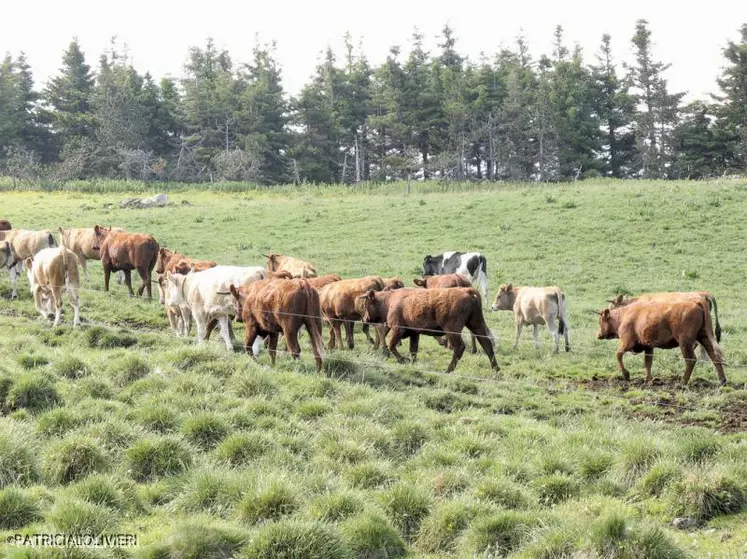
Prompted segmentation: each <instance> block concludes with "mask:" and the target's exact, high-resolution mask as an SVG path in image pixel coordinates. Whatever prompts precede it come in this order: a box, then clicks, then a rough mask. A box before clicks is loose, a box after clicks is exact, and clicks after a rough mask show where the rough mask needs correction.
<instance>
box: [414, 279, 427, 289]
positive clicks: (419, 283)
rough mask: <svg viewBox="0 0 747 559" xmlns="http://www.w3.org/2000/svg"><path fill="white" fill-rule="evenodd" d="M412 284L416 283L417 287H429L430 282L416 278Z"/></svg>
mask: <svg viewBox="0 0 747 559" xmlns="http://www.w3.org/2000/svg"><path fill="white" fill-rule="evenodd" d="M412 283H414V284H415V286H416V287H428V282H427V281H426V279H425V278H423V279H420V278H415V279H414V280H412Z"/></svg>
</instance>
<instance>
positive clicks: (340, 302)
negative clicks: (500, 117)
mask: <svg viewBox="0 0 747 559" xmlns="http://www.w3.org/2000/svg"><path fill="white" fill-rule="evenodd" d="M382 289H384V280H382V279H381V277H379V276H366V277H364V278H355V279H345V280H340V281H336V282H334V283H330V284H329V285H326V286H324V287H323V288H321V289H320V290H319V300H320V303H321V308H322V314H323V315H324V318H325V320H326V321H327V323H328V324H329V325H330V331H329V342H328V344H327V349H334V348H335V345H338V346H339V349H342V348H343V345H342V333H341V330H340V326H341V325H342V324H344V325H345V338H346V340H347V345H348V348H349V349H353V348H354V347H355V342H354V340H353V326H354V325H355V322H356V321H358V320H360V319H361V317H362V312H363V308H362V307H361V305H360V304H359V303H358V299H359V298H360V297H361V295H365V294H366V292H368V291H370V290H373V291H381V290H382ZM365 334H366V339H367V340H368V341H369V343H372V344H374V349H378V348H379V345H380V343H381V342H382V341H383V340H378V337H377V340H376V341H375V342H374V340H373V339H372V338H371V335H370V334H369V333H368V331H365Z"/></svg>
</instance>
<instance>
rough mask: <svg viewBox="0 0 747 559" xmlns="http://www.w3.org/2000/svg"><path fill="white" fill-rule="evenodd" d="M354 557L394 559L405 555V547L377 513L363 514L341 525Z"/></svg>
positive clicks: (389, 525) (392, 529)
mask: <svg viewBox="0 0 747 559" xmlns="http://www.w3.org/2000/svg"><path fill="white" fill-rule="evenodd" d="M341 530H342V534H343V536H344V537H345V541H346V542H347V544H348V547H349V548H350V550H351V551H352V552H353V555H354V556H355V557H361V558H363V557H366V558H372V559H373V558H379V557H380V558H384V557H386V558H390V557H392V558H394V557H404V556H405V555H407V546H406V544H405V542H404V541H403V540H402V538H401V537H400V535H399V534H398V533H397V530H395V529H394V527H393V526H392V525H391V524H390V522H389V521H388V520H387V519H386V518H384V517H383V516H382V515H381V514H379V513H377V512H365V513H361V514H359V515H358V516H355V517H353V518H351V519H349V520H347V521H346V522H343V523H342V525H341Z"/></svg>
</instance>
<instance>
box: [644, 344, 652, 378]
mask: <svg viewBox="0 0 747 559" xmlns="http://www.w3.org/2000/svg"><path fill="white" fill-rule="evenodd" d="M653 364H654V348H652V347H651V348H646V354H645V356H644V357H643V366H644V368H645V369H646V379H645V380H644V381H643V382H645V383H646V384H648V383H649V382H651V366H652V365H653Z"/></svg>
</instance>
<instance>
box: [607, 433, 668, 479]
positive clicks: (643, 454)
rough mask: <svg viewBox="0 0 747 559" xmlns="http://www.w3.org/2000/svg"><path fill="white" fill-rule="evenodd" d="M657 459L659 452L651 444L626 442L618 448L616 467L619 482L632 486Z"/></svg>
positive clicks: (641, 440)
mask: <svg viewBox="0 0 747 559" xmlns="http://www.w3.org/2000/svg"><path fill="white" fill-rule="evenodd" d="M658 457H659V450H658V449H657V448H656V447H655V446H654V444H653V442H651V441H648V440H645V439H633V440H631V441H628V442H627V443H626V444H624V445H622V447H621V448H620V452H619V454H618V460H617V465H616V467H617V470H618V472H619V474H618V475H619V477H620V479H621V481H622V482H623V483H625V484H626V485H632V484H633V483H635V482H636V480H637V479H638V478H639V477H641V475H643V474H644V473H646V472H647V471H648V470H649V468H650V467H651V466H652V465H653V463H654V462H655V461H656V459H657V458H658Z"/></svg>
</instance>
